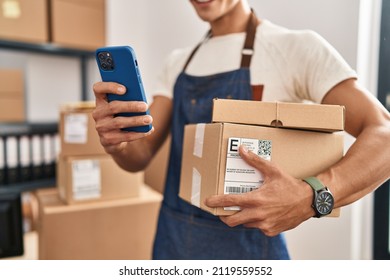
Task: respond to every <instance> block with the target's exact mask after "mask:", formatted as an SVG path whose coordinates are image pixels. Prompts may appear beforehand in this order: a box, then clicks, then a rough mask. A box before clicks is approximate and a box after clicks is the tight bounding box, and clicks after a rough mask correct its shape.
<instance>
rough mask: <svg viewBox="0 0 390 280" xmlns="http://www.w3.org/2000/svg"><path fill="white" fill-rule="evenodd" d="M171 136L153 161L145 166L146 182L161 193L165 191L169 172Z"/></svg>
mask: <svg viewBox="0 0 390 280" xmlns="http://www.w3.org/2000/svg"><path fill="white" fill-rule="evenodd" d="M170 150H171V137H170V136H169V137H168V138H167V139H166V140H165V142H164V144H163V145H162V146H161V148H160V150H159V151H158V152H157V154H156V155H155V156H154V157H153V159H152V161H151V162H150V163H149V165H148V166H147V167H146V168H145V179H144V180H145V184H146V185H148V186H150V187H152V188H153V189H154V190H156V191H158V192H159V193H164V189H165V180H166V177H167V172H168V163H169V154H170V153H169V152H170Z"/></svg>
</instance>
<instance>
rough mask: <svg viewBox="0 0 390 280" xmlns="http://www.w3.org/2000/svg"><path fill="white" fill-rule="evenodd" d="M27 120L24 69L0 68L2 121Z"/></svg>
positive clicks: (0, 116)
mask: <svg viewBox="0 0 390 280" xmlns="http://www.w3.org/2000/svg"><path fill="white" fill-rule="evenodd" d="M25 120H26V113H25V99H24V81H23V71H21V70H18V69H0V121H2V122H21V121H25Z"/></svg>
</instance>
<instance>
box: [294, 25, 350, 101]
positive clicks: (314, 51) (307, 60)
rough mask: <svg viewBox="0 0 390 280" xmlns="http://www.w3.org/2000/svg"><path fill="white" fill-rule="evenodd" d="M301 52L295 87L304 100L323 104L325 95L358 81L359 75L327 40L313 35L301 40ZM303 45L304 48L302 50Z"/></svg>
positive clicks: (307, 35) (297, 57)
mask: <svg viewBox="0 0 390 280" xmlns="http://www.w3.org/2000/svg"><path fill="white" fill-rule="evenodd" d="M300 39H301V40H300V42H297V45H298V44H299V43H300V44H302V45H304V47H300V51H297V52H296V54H297V55H296V56H295V58H294V59H296V61H295V63H296V65H299V67H298V69H297V71H296V73H294V74H293V75H294V77H295V78H294V83H295V88H296V89H297V95H299V97H300V98H302V99H307V100H311V101H314V102H316V103H321V102H322V99H323V98H324V97H325V95H326V94H327V93H328V92H329V91H330V90H331V89H332V88H333V87H334V86H336V85H337V84H339V83H340V82H342V81H344V80H347V79H350V78H356V77H357V75H356V72H355V71H354V70H353V69H352V68H351V66H349V65H348V63H347V62H346V61H345V59H344V58H343V57H342V56H341V55H340V54H339V53H338V52H337V50H336V49H335V48H334V47H333V46H332V45H330V44H329V43H328V42H327V41H326V40H325V39H324V38H322V37H321V36H320V35H318V34H317V33H315V32H313V31H308V32H306V33H305V34H304V35H303V36H302V37H301V38H300ZM302 45H301V46H302Z"/></svg>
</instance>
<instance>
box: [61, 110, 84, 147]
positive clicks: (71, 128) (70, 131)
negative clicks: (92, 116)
mask: <svg viewBox="0 0 390 280" xmlns="http://www.w3.org/2000/svg"><path fill="white" fill-rule="evenodd" d="M87 133H88V116H87V114H67V115H65V124H64V142H65V143H71V144H85V143H87V138H88V135H87Z"/></svg>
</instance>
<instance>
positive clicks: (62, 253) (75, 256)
mask: <svg viewBox="0 0 390 280" xmlns="http://www.w3.org/2000/svg"><path fill="white" fill-rule="evenodd" d="M37 198H38V203H39V220H38V224H37V229H38V236H39V259H46V260H99V259H102V260H110V259H111V260H137V259H138V260H147V259H150V258H151V252H152V245H153V240H154V235H155V231H156V223H157V217H158V212H159V208H160V203H161V200H162V196H161V194H159V193H157V192H156V191H153V190H152V189H150V188H149V187H147V186H143V187H142V188H141V193H140V196H138V197H135V198H128V199H120V200H111V201H103V202H94V203H86V204H77V205H66V204H64V203H63V202H62V201H61V200H60V199H59V197H58V193H57V192H56V190H55V189H54V190H52V189H51V190H48V189H46V190H44V189H43V190H40V191H38V192H37Z"/></svg>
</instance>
